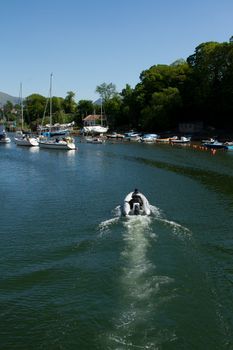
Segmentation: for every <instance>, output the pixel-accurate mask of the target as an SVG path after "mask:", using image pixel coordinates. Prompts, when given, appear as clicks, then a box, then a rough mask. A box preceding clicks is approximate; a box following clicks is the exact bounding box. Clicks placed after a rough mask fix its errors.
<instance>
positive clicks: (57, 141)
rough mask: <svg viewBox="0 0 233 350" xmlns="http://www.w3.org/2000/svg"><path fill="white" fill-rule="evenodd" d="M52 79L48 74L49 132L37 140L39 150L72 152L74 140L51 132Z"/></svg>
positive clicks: (74, 147)
mask: <svg viewBox="0 0 233 350" xmlns="http://www.w3.org/2000/svg"><path fill="white" fill-rule="evenodd" d="M52 78H53V74H52V73H51V74H50V88H49V102H50V103H49V132H46V133H42V135H41V137H40V140H39V147H40V148H50V149H63V150H74V149H76V146H75V143H74V139H73V138H72V137H62V138H61V137H59V135H60V134H61V133H59V132H54V131H53V130H52V127H53V124H52ZM62 134H63V135H64V133H62Z"/></svg>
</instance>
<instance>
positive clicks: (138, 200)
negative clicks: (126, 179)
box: [129, 188, 143, 209]
mask: <svg viewBox="0 0 233 350" xmlns="http://www.w3.org/2000/svg"><path fill="white" fill-rule="evenodd" d="M134 203H139V204H140V208H141V207H142V205H143V201H142V198H141V196H140V194H139V192H138V189H137V188H135V190H134V192H133V194H132V199H130V201H129V204H130V209H133V205H134Z"/></svg>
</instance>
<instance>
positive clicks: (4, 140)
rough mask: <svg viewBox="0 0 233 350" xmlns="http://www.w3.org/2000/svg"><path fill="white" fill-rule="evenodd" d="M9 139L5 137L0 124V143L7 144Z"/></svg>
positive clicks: (4, 131) (2, 126) (3, 128)
mask: <svg viewBox="0 0 233 350" xmlns="http://www.w3.org/2000/svg"><path fill="white" fill-rule="evenodd" d="M9 142H11V139H10V138H9V137H8V136H7V133H6V130H5V126H4V125H3V124H0V143H9Z"/></svg>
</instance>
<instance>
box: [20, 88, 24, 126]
mask: <svg viewBox="0 0 233 350" xmlns="http://www.w3.org/2000/svg"><path fill="white" fill-rule="evenodd" d="M19 94H20V107H21V130H22V131H23V124H24V118H23V87H22V83H20V93H19Z"/></svg>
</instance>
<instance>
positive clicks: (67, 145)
mask: <svg viewBox="0 0 233 350" xmlns="http://www.w3.org/2000/svg"><path fill="white" fill-rule="evenodd" d="M10 142H11V139H10V138H9V137H8V135H7V133H6V131H5V129H4V127H3V126H0V143H10ZM14 142H15V143H16V145H17V146H24V147H40V148H49V149H63V150H75V149H76V146H75V142H74V138H73V137H70V136H66V135H63V136H57V137H51V136H50V135H48V134H47V135H43V134H41V135H39V136H35V135H32V134H29V133H23V132H22V131H18V132H16V134H15V136H14Z"/></svg>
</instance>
